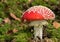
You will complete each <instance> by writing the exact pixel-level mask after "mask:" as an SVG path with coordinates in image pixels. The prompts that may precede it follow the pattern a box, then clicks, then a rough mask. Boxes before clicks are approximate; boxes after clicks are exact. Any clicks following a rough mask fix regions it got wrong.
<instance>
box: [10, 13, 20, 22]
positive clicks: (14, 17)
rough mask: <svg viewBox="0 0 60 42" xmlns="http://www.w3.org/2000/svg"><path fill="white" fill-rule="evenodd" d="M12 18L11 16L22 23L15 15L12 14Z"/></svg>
mask: <svg viewBox="0 0 60 42" xmlns="http://www.w3.org/2000/svg"><path fill="white" fill-rule="evenodd" d="M10 16H11V17H12V18H13V19H15V20H18V21H20V18H17V17H16V16H15V15H14V14H13V13H10Z"/></svg>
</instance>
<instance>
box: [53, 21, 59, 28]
mask: <svg viewBox="0 0 60 42" xmlns="http://www.w3.org/2000/svg"><path fill="white" fill-rule="evenodd" d="M53 26H54V27H55V28H56V29H58V28H59V27H60V23H58V22H57V21H54V22H53Z"/></svg>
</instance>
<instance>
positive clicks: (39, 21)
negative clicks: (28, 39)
mask: <svg viewBox="0 0 60 42" xmlns="http://www.w3.org/2000/svg"><path fill="white" fill-rule="evenodd" d="M54 19H55V14H54V13H53V12H52V10H50V9H49V8H47V7H45V6H33V7H31V8H29V9H28V10H26V11H25V12H24V13H23V15H22V20H23V21H26V22H29V26H34V38H35V39H37V37H39V38H40V39H41V40H42V35H43V29H44V28H43V25H47V24H48V22H47V20H54Z"/></svg>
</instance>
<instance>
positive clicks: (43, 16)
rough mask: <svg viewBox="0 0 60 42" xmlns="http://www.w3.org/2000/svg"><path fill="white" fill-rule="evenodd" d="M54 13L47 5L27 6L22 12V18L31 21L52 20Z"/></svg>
mask: <svg viewBox="0 0 60 42" xmlns="http://www.w3.org/2000/svg"><path fill="white" fill-rule="evenodd" d="M54 18H55V14H54V13H53V12H52V10H50V9H49V8H47V7H44V6H34V7H31V8H29V9H28V10H26V11H25V12H24V13H23V16H22V20H27V21H33V20H49V19H51V20H53V19H54Z"/></svg>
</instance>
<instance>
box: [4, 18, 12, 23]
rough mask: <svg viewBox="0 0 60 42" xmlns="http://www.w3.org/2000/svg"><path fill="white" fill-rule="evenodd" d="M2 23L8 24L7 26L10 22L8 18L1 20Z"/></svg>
mask: <svg viewBox="0 0 60 42" xmlns="http://www.w3.org/2000/svg"><path fill="white" fill-rule="evenodd" d="M3 22H4V23H9V24H10V23H11V21H10V19H9V18H5V19H4V20H3Z"/></svg>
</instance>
